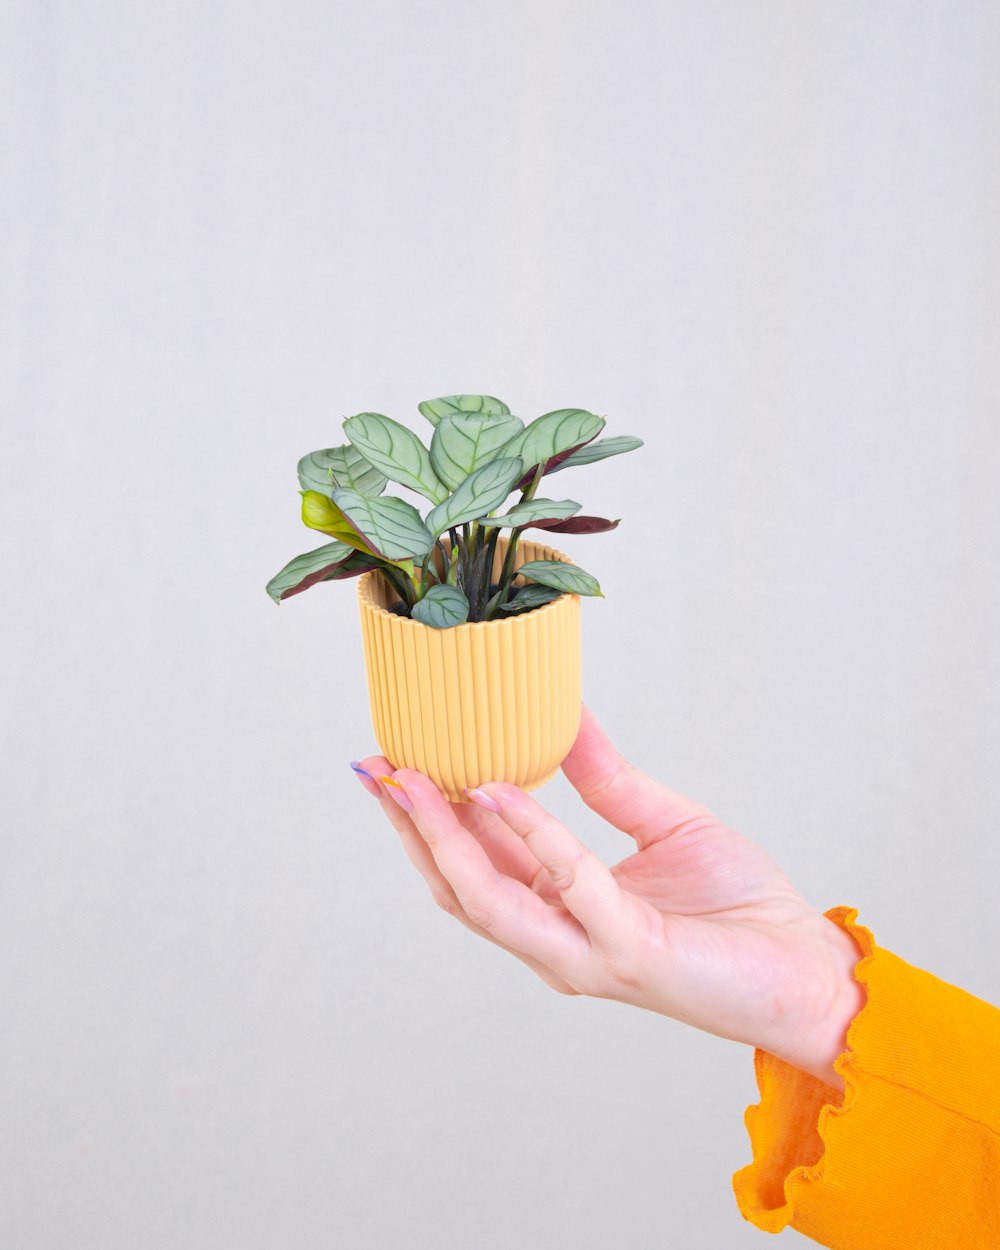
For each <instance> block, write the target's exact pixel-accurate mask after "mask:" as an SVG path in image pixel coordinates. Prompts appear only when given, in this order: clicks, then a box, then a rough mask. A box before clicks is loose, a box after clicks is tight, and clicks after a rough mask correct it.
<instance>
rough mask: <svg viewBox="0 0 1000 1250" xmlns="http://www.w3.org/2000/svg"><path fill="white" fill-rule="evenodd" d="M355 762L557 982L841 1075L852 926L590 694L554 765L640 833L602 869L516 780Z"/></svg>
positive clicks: (616, 820)
mask: <svg viewBox="0 0 1000 1250" xmlns="http://www.w3.org/2000/svg"><path fill="white" fill-rule="evenodd" d="M356 769H360V770H362V772H363V773H365V774H367V775H366V776H363V777H362V781H363V783H364V784H365V785H366V787H368V788H370V790H371V792H372V793H376V792H377V793H378V797H379V798H380V800H381V803H382V807H383V810H384V811H385V813H386V815H387V816H388V818H389V820H390V821H391V822H392V824H393V825H394V827H395V828H396V830H397V831H398V832H399V834H400V837H401V838H402V841H403V845H404V847H405V849H406V852H407V854H408V855H409V857H410V859H411V860H412V861H413V863H414V865H415V866H416V867H417V869H418V871H419V872H420V873H421V875H422V876H423V877H424V879H425V880H426V882H427V884H428V885H429V887H430V889H431V893H432V895H433V896H434V898H435V900H436V902H437V903H438V905H439V906H440V907H441V908H443V909H444V910H445V911H446V912H448V913H449V914H450V915H453V916H454V917H455V918H456V919H458V920H459V921H461V923H462V924H464V925H465V926H466V927H467V928H469V929H471V930H473V932H476V933H478V934H479V935H480V936H482V937H486V938H488V939H489V940H490V941H492V942H495V943H496V944H497V945H499V946H502V947H504V948H505V949H506V950H508V951H510V952H511V954H513V955H515V956H517V958H519V959H520V960H522V962H524V963H525V964H527V965H528V967H530V968H531V969H532V970H533V971H534V972H535V973H536V974H537V975H538V976H540V977H541V978H542V980H543V981H545V982H546V983H547V984H548V985H550V986H552V988H553V989H556V990H558V991H560V992H561V993H565V994H587V995H591V996H593V997H597V998H610V999H616V1000H618V1001H620V1002H624V1003H631V1004H633V1005H635V1006H637V1007H644V1008H646V1009H647V1010H650V1011H656V1012H659V1013H661V1014H662V1015H666V1016H671V1017H673V1018H674V1019H677V1020H683V1021H684V1022H686V1023H688V1024H691V1025H693V1026H694V1027H696V1028H699V1029H703V1030H704V1031H705V1032H708V1033H715V1034H717V1035H718V1036H720V1037H728V1038H732V1039H733V1040H735V1041H740V1042H745V1043H747V1044H749V1045H752V1046H756V1047H759V1048H760V1049H762V1050H765V1051H768V1052H769V1053H770V1054H773V1055H776V1056H778V1057H779V1058H781V1059H784V1060H786V1061H787V1062H788V1063H791V1064H793V1065H795V1066H796V1067H799V1068H801V1069H803V1070H804V1071H806V1072H810V1073H812V1074H813V1075H814V1076H817V1077H819V1078H820V1079H821V1080H824V1081H826V1082H827V1083H828V1084H830V1085H833V1086H835V1087H837V1088H840V1087H842V1085H843V1082H842V1080H841V1078H840V1077H839V1076H838V1075H837V1074H835V1073H834V1071H833V1068H832V1063H833V1060H834V1059H835V1058H836V1057H837V1055H838V1054H840V1052H841V1051H842V1050H843V1048H844V1041H845V1035H846V1031H847V1026H848V1024H849V1023H850V1021H851V1020H852V1019H853V1017H854V1016H855V1015H856V1014H857V1012H858V1011H859V1010H860V1008H861V1005H862V1002H863V995H862V991H861V988H860V986H859V985H858V984H857V983H856V982H855V980H854V977H853V967H854V965H855V963H856V962H857V960H858V959H859V958H860V952H859V950H858V948H857V946H856V945H855V943H854V941H853V939H852V938H851V937H850V936H849V935H848V934H847V933H845V932H844V931H843V930H842V929H840V928H839V927H838V926H837V925H835V924H834V923H833V922H832V921H831V920H829V919H827V918H826V917H825V916H823V915H822V914H821V913H820V912H818V911H816V910H815V909H814V908H813V907H811V906H810V905H809V904H808V903H807V902H806V901H805V899H803V898H802V896H801V895H800V894H799V893H798V892H797V891H796V890H795V888H794V887H793V886H792V884H791V882H790V881H789V880H788V878H787V877H786V876H785V875H784V874H783V873H782V872H781V870H780V869H779V868H778V867H777V865H776V864H775V863H774V862H773V860H771V858H770V857H769V856H768V855H767V854H766V853H765V852H764V851H763V850H762V849H761V848H760V847H759V846H757V845H756V844H755V843H754V842H752V841H751V840H750V839H749V838H745V837H743V836H742V835H741V834H739V833H737V832H736V831H735V830H733V829H730V828H728V827H727V826H726V825H725V824H723V822H722V821H721V820H719V819H718V817H716V816H714V815H713V814H712V813H711V812H710V811H709V810H708V809H707V808H706V807H704V806H702V805H701V804H700V803H696V802H695V801H694V800H692V799H688V798H684V797H683V796H682V795H680V794H676V793H675V792H674V791H672V790H668V789H667V788H666V787H665V786H662V785H660V784H659V783H658V782H656V781H653V780H652V779H651V778H649V777H646V776H645V775H644V774H642V773H641V772H639V771H638V770H637V769H636V768H634V767H633V766H632V765H631V764H629V763H628V762H627V761H626V760H624V759H623V758H622V756H621V755H619V754H618V752H617V751H616V750H615V748H614V747H613V746H612V745H611V743H610V742H609V741H608V739H607V737H606V736H605V734H604V733H603V731H602V730H601V728H600V726H599V725H598V723H597V721H596V719H595V718H594V717H593V715H592V714H591V713H590V712H589V711H588V710H587V709H586V708H585V709H584V712H583V720H582V723H581V727H580V732H579V735H578V737H577V740H576V742H575V744H574V746H573V749H572V751H571V752H570V754H569V755H568V756H567V758H566V760H565V761H564V763H563V771H564V772H565V774H566V776H567V777H568V778H569V780H570V782H571V783H572V785H573V786H574V787H575V788H576V790H577V791H578V792H579V794H580V797H581V798H582V799H583V800H584V802H585V803H586V804H587V805H588V807H590V808H591V809H592V810H593V811H595V812H596V813H597V814H598V815H600V816H602V817H603V818H604V819H605V820H607V821H609V822H610V823H611V824H612V825H614V826H615V827H617V828H618V829H621V830H622V831H623V832H625V833H627V834H629V835H630V836H631V837H632V838H633V839H634V841H635V844H636V847H637V848H638V849H637V850H636V852H635V853H634V854H631V855H629V856H627V857H626V858H625V859H623V860H622V861H621V862H620V863H619V864H616V865H615V866H614V867H613V868H610V869H609V868H607V867H606V866H605V865H604V864H603V863H602V862H601V861H600V860H599V859H598V858H597V856H596V855H594V854H593V853H592V852H591V851H590V850H588V849H587V848H586V847H585V846H584V845H583V844H582V843H581V842H579V841H578V840H577V838H575V837H574V836H573V834H572V833H570V831H569V830H568V829H566V828H565V827H564V826H563V825H562V824H560V822H559V821H557V820H556V819H555V818H554V817H553V816H552V815H550V814H549V813H548V812H546V811H545V809H544V808H543V807H542V806H541V805H540V804H539V803H538V802H537V801H536V800H535V799H533V798H532V797H531V796H530V795H528V794H525V793H524V792H523V791H521V790H519V789H517V787H516V786H512V785H507V784H506V783H501V782H493V783H488V784H484V785H482V786H480V787H479V788H478V789H477V790H475V791H472V792H470V798H471V799H472V800H473V802H472V803H469V804H464V803H457V804H450V803H448V802H447V801H446V800H445V799H444V797H443V796H442V795H441V793H440V791H439V790H438V789H437V787H436V786H435V785H434V784H433V783H432V782H431V781H429V780H428V779H427V778H426V777H424V776H423V775H422V774H421V773H418V772H414V771H412V770H410V769H401V770H399V771H398V772H395V773H393V772H392V768H391V765H390V764H389V763H388V761H387V760H385V759H384V758H383V757H381V756H372V757H369V758H368V759H366V760H362V761H360V763H359V764H358V765H357V766H356ZM377 778H381V779H382V780H381V781H376V780H375V779H377Z"/></svg>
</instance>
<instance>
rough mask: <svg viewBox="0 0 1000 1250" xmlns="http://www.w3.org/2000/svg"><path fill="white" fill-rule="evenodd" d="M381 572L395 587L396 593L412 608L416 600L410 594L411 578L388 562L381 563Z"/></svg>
mask: <svg viewBox="0 0 1000 1250" xmlns="http://www.w3.org/2000/svg"><path fill="white" fill-rule="evenodd" d="M379 572H380V573H381V574H382V576H383V577H384V578H385V580H386V581H387V582H388V583H389V585H390V586H391V587H392V588H393V590H394V591H395V592H396V594H397V595H399V597H400V599H402V601H403V602H404V603H405V604H406V606H407V607H408V608H412V607H413V604H414V602H415V600H414V599H413V597H412V595H411V594H410V589H411V585H410V582H409V579H408V578H406V577H404V576H403V574H402V573H401V572H400V571H399V569H394V568H392V567H391V566H389V565H388V564H380V565H379Z"/></svg>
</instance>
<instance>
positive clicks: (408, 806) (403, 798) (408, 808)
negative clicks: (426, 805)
mask: <svg viewBox="0 0 1000 1250" xmlns="http://www.w3.org/2000/svg"><path fill="white" fill-rule="evenodd" d="M379 781H384V782H385V784H386V785H387V786H388V787H389V797H390V798H393V799H395V800H396V802H397V803H398V804H399V806H400V807H401V808H402V809H403V811H404V812H412V811H413V800H412V799H411V798H410V796H409V795H408V794H407V793H406V791H405V790H404V789H403V787H402V786H401V785H400V784H399V782H398V781H396V780H395V778H393V777H380V778H379Z"/></svg>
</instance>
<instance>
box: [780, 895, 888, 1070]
mask: <svg viewBox="0 0 1000 1250" xmlns="http://www.w3.org/2000/svg"><path fill="white" fill-rule="evenodd" d="M819 921H820V927H819V929H818V932H817V935H816V937H817V942H816V947H815V951H814V954H815V973H814V977H813V981H812V983H813V989H814V991H815V992H814V994H812V995H810V998H811V999H812V1002H811V1004H810V1007H809V1009H808V1010H807V1013H806V1019H805V1020H804V1021H803V1022H801V1025H800V1027H799V1028H798V1029H797V1030H796V1033H795V1035H794V1036H792V1035H789V1036H788V1037H787V1038H786V1039H784V1043H783V1044H782V1045H781V1046H780V1049H775V1050H774V1052H773V1053H774V1054H776V1055H777V1056H778V1058H779V1059H784V1060H785V1061H786V1062H787V1063H790V1064H792V1065H793V1066H794V1067H796V1068H799V1069H801V1070H802V1071H803V1072H808V1073H809V1074H810V1075H811V1076H815V1077H817V1078H818V1079H819V1080H821V1081H823V1082H825V1083H826V1084H827V1085H830V1086H832V1087H833V1088H834V1089H838V1090H842V1089H843V1088H844V1081H843V1078H842V1077H841V1076H840V1075H839V1074H838V1073H836V1072H835V1071H834V1068H833V1064H834V1060H835V1059H837V1057H838V1056H839V1055H841V1054H843V1052H844V1050H845V1049H846V1048H847V1030H848V1029H849V1027H850V1025H851V1022H852V1021H853V1020H854V1018H855V1016H857V1014H858V1012H859V1011H860V1010H861V1008H862V1007H863V1006H864V1004H865V992H864V990H863V988H862V987H861V985H860V984H859V983H858V981H857V980H856V979H855V976H854V969H855V968H856V967H857V965H858V962H859V961H860V960H861V958H862V951H861V950H860V948H859V947H858V945H857V943H856V942H855V941H854V939H853V938H852V937H851V935H850V933H848V932H847V930H846V929H842V928H841V927H840V926H839V925H838V924H836V923H834V921H832V920H830V919H829V918H828V917H826V916H822V917H820V918H819Z"/></svg>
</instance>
